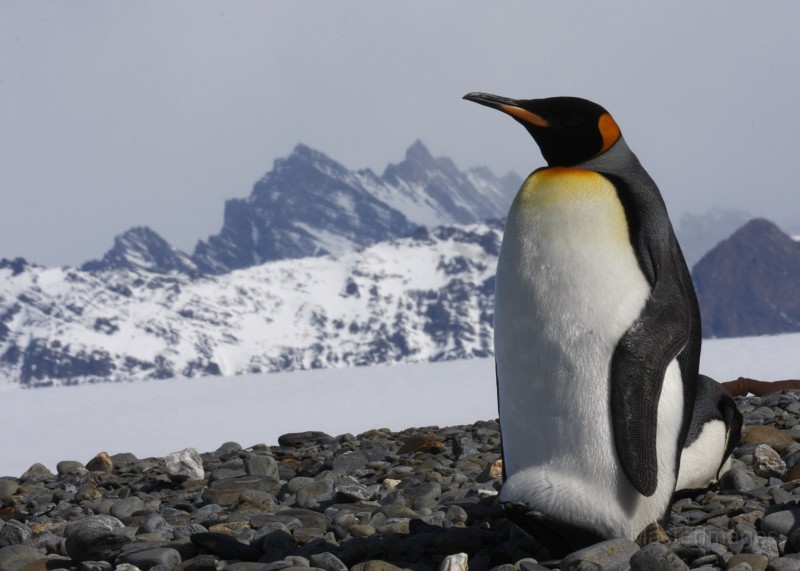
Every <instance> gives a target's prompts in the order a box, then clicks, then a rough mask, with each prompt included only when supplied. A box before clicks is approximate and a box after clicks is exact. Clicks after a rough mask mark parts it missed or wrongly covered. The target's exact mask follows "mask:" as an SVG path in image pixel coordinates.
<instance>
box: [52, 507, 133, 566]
mask: <svg viewBox="0 0 800 571" xmlns="http://www.w3.org/2000/svg"><path fill="white" fill-rule="evenodd" d="M122 527H124V525H123V523H122V522H121V521H120V520H118V519H117V518H115V517H112V516H107V515H94V516H88V517H85V518H83V519H80V520H78V521H75V522H73V523H70V524H69V525H67V527H66V528H64V537H65V540H66V541H65V548H66V551H67V555H69V556H70V557H71V558H72V560H73V561H76V562H81V561H109V562H113V561H114V559H115V558H116V557H117V556H118V555H119V554H120V552H121V551H122V548H123V547H124V546H125V545H127V544H128V543H130V539H129V538H128V537H126V536H124V535H118V534H116V533H114V531H115V530H118V529H120V528H122Z"/></svg>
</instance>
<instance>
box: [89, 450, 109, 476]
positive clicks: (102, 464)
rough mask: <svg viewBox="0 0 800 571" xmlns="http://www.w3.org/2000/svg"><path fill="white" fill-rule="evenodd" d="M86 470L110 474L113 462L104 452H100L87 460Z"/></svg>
mask: <svg viewBox="0 0 800 571" xmlns="http://www.w3.org/2000/svg"><path fill="white" fill-rule="evenodd" d="M86 469H87V470H89V471H90V472H111V471H112V470H113V469H114V462H112V461H111V457H110V456H109V455H108V453H106V452H100V454H98V455H97V456H95V457H94V458H92V459H91V460H89V462H88V463H87V464H86Z"/></svg>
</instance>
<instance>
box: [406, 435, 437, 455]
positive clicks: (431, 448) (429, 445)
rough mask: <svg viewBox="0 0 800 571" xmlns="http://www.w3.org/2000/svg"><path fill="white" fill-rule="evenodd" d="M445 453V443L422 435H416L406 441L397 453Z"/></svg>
mask: <svg viewBox="0 0 800 571" xmlns="http://www.w3.org/2000/svg"><path fill="white" fill-rule="evenodd" d="M444 451H445V445H444V443H443V442H441V441H439V440H436V439H435V438H432V437H430V436H425V435H422V434H415V435H414V436H412V437H411V438H409V439H408V440H406V441H405V443H404V444H403V445H402V446H401V447H400V450H398V451H397V453H398V454H413V453H414V452H423V453H424V452H431V453H433V454H438V453H440V452H444Z"/></svg>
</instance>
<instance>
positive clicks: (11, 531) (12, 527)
mask: <svg viewBox="0 0 800 571" xmlns="http://www.w3.org/2000/svg"><path fill="white" fill-rule="evenodd" d="M32 535H33V532H32V531H31V528H30V527H28V526H27V525H25V524H24V523H22V522H19V521H17V520H14V519H11V520H8V521H7V522H6V524H5V525H4V526H3V527H0V547H6V546H7V545H25V544H27V543H28V542H30V540H31V536H32Z"/></svg>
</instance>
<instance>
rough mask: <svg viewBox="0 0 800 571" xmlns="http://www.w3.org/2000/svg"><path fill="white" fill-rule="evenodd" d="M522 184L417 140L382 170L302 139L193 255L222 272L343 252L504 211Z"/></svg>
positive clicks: (230, 208) (233, 205)
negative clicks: (342, 160) (358, 166)
mask: <svg viewBox="0 0 800 571" xmlns="http://www.w3.org/2000/svg"><path fill="white" fill-rule="evenodd" d="M519 184H520V180H519V178H518V177H516V175H513V174H510V175H507V176H506V177H503V178H498V177H496V176H494V175H493V174H492V173H491V172H490V171H489V170H488V169H474V170H470V171H467V172H466V173H463V172H461V171H459V170H458V169H457V168H456V166H455V165H454V164H453V162H452V161H450V160H449V159H445V158H438V159H435V158H433V157H432V156H431V155H430V153H429V152H428V150H427V149H426V148H425V146H424V145H423V144H422V143H420V142H417V143H415V144H414V145H412V146H411V147H410V148H409V149H408V151H407V153H406V158H405V160H404V161H402V162H401V163H399V164H397V165H390V166H389V167H388V168H387V169H386V172H385V173H384V175H383V176H381V177H378V176H377V175H375V173H373V172H372V171H370V170H364V171H358V172H353V171H350V170H348V169H347V168H345V167H344V166H343V165H341V164H339V163H337V162H336V161H334V160H332V159H331V158H329V157H327V156H326V155H324V154H322V153H320V152H318V151H314V150H312V149H310V148H308V147H306V146H305V145H298V146H297V147H296V148H295V149H294V151H293V152H292V153H291V155H290V156H289V157H288V158H285V159H279V160H277V161H275V165H274V168H273V169H272V170H271V171H270V172H268V173H267V174H266V175H265V176H264V177H263V178H262V179H261V180H260V181H258V182H257V183H256V184H255V186H254V188H253V192H252V194H251V195H250V196H249V197H248V198H246V199H233V200H229V201H228V202H227V203H226V205H225V219H224V224H223V227H222V230H221V231H220V233H219V234H217V235H215V236H211V237H210V238H209V239H208V240H207V241H201V242H199V243H198V244H197V247H196V249H195V252H194V254H193V256H192V259H193V260H194V262H195V263H196V264H197V266H198V267H199V268H200V269H201V270H202V271H204V272H206V273H211V274H221V273H225V272H228V271H231V270H234V269H240V268H246V267H250V266H253V265H258V264H261V263H263V262H267V261H272V260H280V259H287V258H302V257H307V256H320V255H326V254H333V255H340V254H343V253H344V252H347V251H350V250H353V249H355V248H358V247H363V246H369V245H371V244H375V243H377V242H381V241H384V240H389V239H392V238H397V237H401V236H405V235H408V234H409V233H410V232H412V231H413V230H414V229H415V228H417V227H418V226H427V227H433V226H438V225H442V224H453V223H456V224H464V223H471V222H477V221H480V220H486V219H491V218H502V217H504V216H505V215H506V212H507V210H508V207H509V205H510V203H511V199H512V197H513V193H514V192H516V189H517V188H518V186H519Z"/></svg>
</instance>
